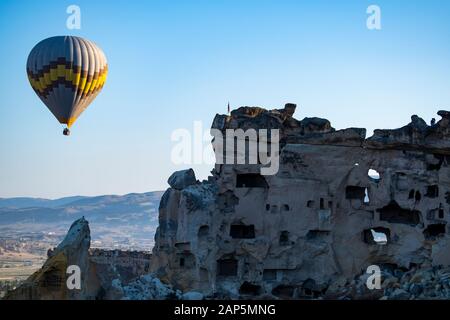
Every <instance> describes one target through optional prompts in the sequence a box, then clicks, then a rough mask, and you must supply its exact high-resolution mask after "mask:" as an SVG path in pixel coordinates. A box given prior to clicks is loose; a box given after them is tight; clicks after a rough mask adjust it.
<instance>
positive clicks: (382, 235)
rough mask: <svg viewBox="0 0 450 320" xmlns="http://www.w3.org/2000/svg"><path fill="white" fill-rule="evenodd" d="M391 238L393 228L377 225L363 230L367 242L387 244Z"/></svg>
mask: <svg viewBox="0 0 450 320" xmlns="http://www.w3.org/2000/svg"><path fill="white" fill-rule="evenodd" d="M390 239H391V230H389V228H384V227H376V228H371V229H366V230H364V231H363V241H364V242H365V243H367V244H381V245H385V244H387V243H388V242H389V241H390Z"/></svg>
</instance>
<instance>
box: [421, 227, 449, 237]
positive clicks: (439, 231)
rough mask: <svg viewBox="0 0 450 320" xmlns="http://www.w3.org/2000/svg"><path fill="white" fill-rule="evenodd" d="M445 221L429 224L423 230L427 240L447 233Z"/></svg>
mask: <svg viewBox="0 0 450 320" xmlns="http://www.w3.org/2000/svg"><path fill="white" fill-rule="evenodd" d="M445 227H446V225H445V223H435V224H429V225H428V226H427V227H426V229H425V230H424V231H423V235H424V237H425V239H427V240H434V239H436V238H437V237H439V236H441V235H444V234H445Z"/></svg>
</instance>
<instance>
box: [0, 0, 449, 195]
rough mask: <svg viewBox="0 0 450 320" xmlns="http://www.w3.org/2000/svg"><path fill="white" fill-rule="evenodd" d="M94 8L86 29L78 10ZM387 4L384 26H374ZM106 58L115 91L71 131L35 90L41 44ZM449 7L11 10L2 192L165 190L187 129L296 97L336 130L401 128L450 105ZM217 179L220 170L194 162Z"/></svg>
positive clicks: (3, 77)
mask: <svg viewBox="0 0 450 320" xmlns="http://www.w3.org/2000/svg"><path fill="white" fill-rule="evenodd" d="M70 4H76V5H79V6H80V7H81V14H82V25H81V27H82V28H81V30H75V31H74V30H68V29H66V19H67V17H68V15H67V14H66V8H67V6H68V5H70ZM370 4H377V5H379V6H380V7H381V14H382V16H381V18H382V29H381V30H379V31H373V30H372V31H370V30H368V29H367V28H366V18H367V14H366V8H367V7H368V5H370ZM66 34H70V35H78V36H82V37H86V38H87V39H90V40H92V41H94V42H96V43H97V44H98V45H99V46H100V47H101V48H102V49H103V50H104V52H105V53H106V56H107V58H108V62H109V76H108V80H107V82H106V85H105V87H104V89H103V91H102V92H101V93H100V94H99V96H98V97H97V99H96V100H95V101H94V102H93V103H92V105H91V106H90V108H89V109H88V110H87V111H86V112H85V113H84V114H83V115H82V116H81V117H80V119H79V120H78V122H77V123H76V124H75V125H74V127H73V130H72V136H70V137H69V138H67V137H64V136H63V135H62V134H61V131H62V127H61V125H60V124H59V123H58V122H57V121H56V119H54V118H53V116H52V115H51V114H50V112H49V111H48V110H47V109H46V107H45V106H44V105H43V104H42V103H41V101H40V100H39V99H38V98H37V96H36V95H35V93H34V92H33V90H32V89H31V87H30V86H29V84H28V80H27V77H26V72H25V64H26V60H27V56H28V53H29V52H30V50H31V49H32V48H33V46H34V45H35V44H36V43H37V42H39V41H40V40H42V39H44V38H47V37H50V36H54V35H66ZM449 39H450V1H425V0H424V1H400V0H397V1H394V0H389V1H379V0H374V1H364V0H360V1H356V0H355V1H310V2H309V1H308V2H306V1H264V0H258V1H249V0H247V1H242V0H239V1H238V0H236V1H233V0H226V1H225V0H222V1H217V0H207V1H206V0H205V1H150V0H148V1H93V0H90V1H81V0H73V1H19V0H14V1H12V0H11V1H7V0H3V1H1V2H0V43H1V50H0V97H1V100H0V101H1V102H0V197H12V196H39V197H49V198H56V197H61V196H67V195H79V194H80V195H98V194H124V193H129V192H145V191H152V190H162V189H165V188H166V187H167V183H166V181H167V178H168V176H169V175H170V174H171V173H172V172H173V171H174V170H179V169H182V168H184V167H183V166H175V165H174V164H172V163H171V161H170V151H171V147H172V146H173V143H172V142H171V140H170V134H171V132H172V131H173V130H174V129H176V128H187V129H192V127H193V121H194V120H201V121H203V123H204V124H205V126H208V127H209V126H210V124H211V121H212V119H213V117H214V115H215V114H216V113H225V112H226V104H227V101H230V103H231V105H232V107H237V106H241V105H259V106H264V107H267V108H271V107H281V106H283V105H284V103H286V102H294V103H297V104H298V106H299V108H298V109H297V112H296V117H297V118H299V119H302V118H303V117H305V116H319V117H326V118H328V119H329V120H330V121H331V122H332V125H333V126H334V127H335V128H338V129H339V128H345V127H350V126H355V127H366V128H368V130H369V132H371V131H372V130H373V129H374V128H395V127H399V126H402V125H404V124H406V123H408V122H409V120H410V115H411V114H418V115H420V116H422V117H423V118H424V119H426V120H427V121H429V120H430V119H431V117H434V116H435V112H436V111H437V110H438V109H447V110H448V109H450V41H449ZM194 168H195V169H196V171H197V173H198V176H199V177H200V178H205V177H206V176H207V174H208V172H209V170H210V169H211V166H210V165H204V166H194Z"/></svg>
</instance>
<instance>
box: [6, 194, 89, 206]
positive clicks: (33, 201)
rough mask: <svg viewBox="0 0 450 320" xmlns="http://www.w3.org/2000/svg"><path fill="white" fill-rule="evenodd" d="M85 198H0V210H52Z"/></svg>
mask: <svg viewBox="0 0 450 320" xmlns="http://www.w3.org/2000/svg"><path fill="white" fill-rule="evenodd" d="M85 198H88V197H82V196H73V197H65V198H60V199H55V200H50V199H43V198H26V197H19V198H6V199H5V198H0V208H16V209H20V208H29V207H41V208H54V207H59V206H63V205H66V204H69V203H71V202H73V201H77V200H81V199H85Z"/></svg>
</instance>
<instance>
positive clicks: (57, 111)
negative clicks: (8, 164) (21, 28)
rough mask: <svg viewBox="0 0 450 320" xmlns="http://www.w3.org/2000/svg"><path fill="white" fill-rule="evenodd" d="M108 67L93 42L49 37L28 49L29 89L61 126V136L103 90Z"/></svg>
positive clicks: (103, 56)
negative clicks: (30, 88)
mask: <svg viewBox="0 0 450 320" xmlns="http://www.w3.org/2000/svg"><path fill="white" fill-rule="evenodd" d="M107 73H108V64H107V62H106V57H105V54H104V53H103V51H102V50H101V49H100V48H99V47H98V46H97V45H96V44H95V43H93V42H91V41H89V40H86V39H83V38H80V37H73V36H58V37H51V38H48V39H45V40H42V41H41V42H39V43H38V44H37V45H36V46H35V47H34V48H33V50H31V52H30V55H29V56H28V61H27V74H28V79H29V81H30V84H31V87H32V88H33V89H34V91H35V92H36V94H37V95H38V96H39V98H40V99H41V100H42V102H44V104H45V105H46V106H47V108H48V109H49V110H50V111H51V112H52V113H53V115H54V116H55V117H56V119H58V121H59V122H60V123H62V124H66V125H67V128H65V129H64V131H63V133H64V135H69V134H70V131H69V128H70V127H71V126H72V125H73V123H74V122H75V121H76V120H77V118H78V117H79V116H80V115H81V113H82V112H83V111H84V110H85V109H86V108H87V107H88V106H89V104H90V103H91V102H92V101H93V100H94V99H95V97H96V96H97V94H98V93H99V92H100V90H101V89H102V88H103V85H104V84H105V81H106V75H107Z"/></svg>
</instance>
